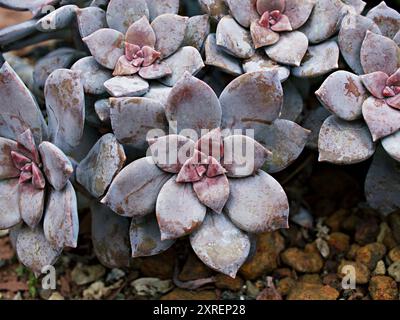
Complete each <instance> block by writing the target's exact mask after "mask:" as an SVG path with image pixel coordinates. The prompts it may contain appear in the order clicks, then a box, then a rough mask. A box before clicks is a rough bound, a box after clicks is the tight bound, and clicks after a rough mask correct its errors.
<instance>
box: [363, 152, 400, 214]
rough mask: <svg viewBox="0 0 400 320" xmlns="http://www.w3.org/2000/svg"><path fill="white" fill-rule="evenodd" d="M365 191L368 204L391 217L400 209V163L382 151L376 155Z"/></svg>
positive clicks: (366, 180)
mask: <svg viewBox="0 0 400 320" xmlns="http://www.w3.org/2000/svg"><path fill="white" fill-rule="evenodd" d="M364 190H365V196H366V198H367V202H368V204H369V205H370V206H371V207H372V208H374V209H376V210H378V211H379V212H380V213H382V214H383V215H389V214H390V213H392V212H394V211H396V210H398V209H399V208H400V197H399V192H400V170H399V163H398V162H396V161H395V160H394V159H392V158H390V157H389V156H388V155H387V154H386V153H385V151H383V150H382V149H378V150H377V152H376V153H375V156H374V158H373V161H372V163H371V167H370V168H369V171H368V173H367V177H366V179H365V186H364Z"/></svg>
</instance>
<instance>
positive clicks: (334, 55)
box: [292, 40, 339, 78]
mask: <svg viewBox="0 0 400 320" xmlns="http://www.w3.org/2000/svg"><path fill="white" fill-rule="evenodd" d="M337 68H339V47H338V45H337V43H336V41H334V40H330V41H325V42H324V43H321V44H317V45H315V46H309V47H308V50H307V52H306V54H305V57H304V59H303V62H302V63H301V65H300V66H299V67H295V68H293V69H292V74H293V75H294V76H296V77H299V78H314V77H318V76H322V75H324V74H327V73H329V72H331V71H333V70H335V69H337Z"/></svg>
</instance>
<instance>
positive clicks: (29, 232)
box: [16, 227, 62, 275]
mask: <svg viewBox="0 0 400 320" xmlns="http://www.w3.org/2000/svg"><path fill="white" fill-rule="evenodd" d="M16 251H17V255H18V259H19V261H21V263H22V264H24V265H25V266H26V267H28V268H29V269H31V270H32V271H33V272H35V274H37V275H39V274H41V272H42V268H43V267H47V266H49V265H53V264H54V263H55V262H56V261H57V259H58V257H59V256H60V255H61V252H62V248H56V247H54V246H52V245H51V244H50V243H49V242H48V241H47V240H46V237H45V235H44V233H43V230H42V228H41V227H38V228H36V229H31V228H28V227H22V228H21V229H20V230H19V232H18V236H17V241H16Z"/></svg>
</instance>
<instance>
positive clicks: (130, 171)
mask: <svg viewBox="0 0 400 320" xmlns="http://www.w3.org/2000/svg"><path fill="white" fill-rule="evenodd" d="M170 178H171V175H170V174H168V173H166V172H164V171H162V170H161V169H159V168H158V167H157V166H156V165H155V163H154V161H153V159H152V158H151V157H146V158H142V159H139V160H136V161H134V162H132V163H130V164H129V165H127V166H126V167H125V168H124V169H122V170H121V172H120V173H119V174H118V175H117V176H116V177H115V179H114V180H113V182H112V183H111V186H110V188H109V190H108V192H107V194H106V196H105V197H104V198H103V199H102V200H101V202H102V203H103V204H106V205H107V206H109V207H110V208H111V209H112V210H113V211H114V212H116V213H118V214H119V215H121V216H126V217H133V218H141V217H144V216H146V215H148V214H151V213H154V211H155V208H156V201H157V196H158V194H159V192H160V190H161V188H162V187H163V185H164V184H165V182H167V181H168V180H169V179H170Z"/></svg>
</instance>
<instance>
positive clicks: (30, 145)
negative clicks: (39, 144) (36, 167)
mask: <svg viewBox="0 0 400 320" xmlns="http://www.w3.org/2000/svg"><path fill="white" fill-rule="evenodd" d="M16 141H17V143H18V147H19V148H20V149H22V150H21V151H22V153H25V152H26V151H27V152H28V153H27V156H28V157H29V158H30V159H32V160H33V161H34V162H36V163H40V159H39V153H38V151H37V148H36V143H35V140H34V137H33V134H32V131H31V130H30V129H28V130H26V131H25V132H23V133H21V134H20V135H19V136H17V140H16ZM24 149H25V150H24Z"/></svg>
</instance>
